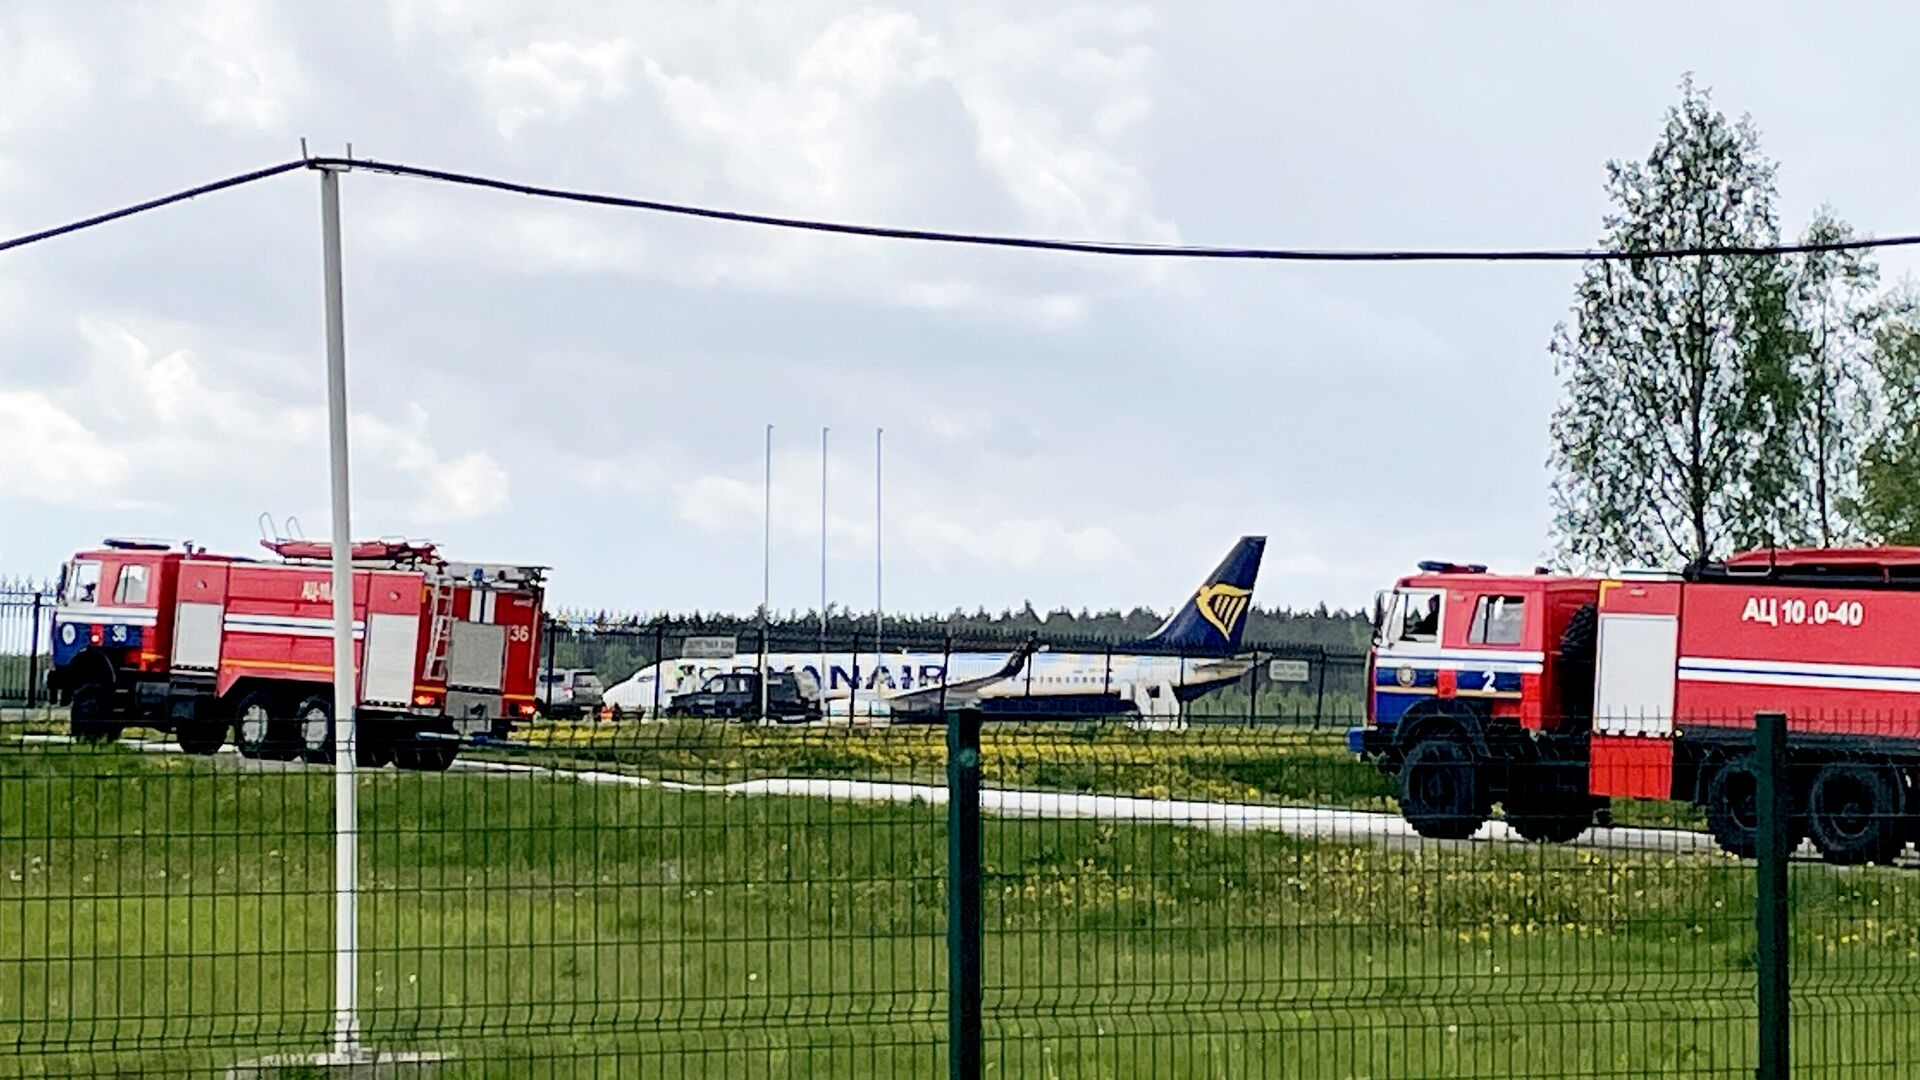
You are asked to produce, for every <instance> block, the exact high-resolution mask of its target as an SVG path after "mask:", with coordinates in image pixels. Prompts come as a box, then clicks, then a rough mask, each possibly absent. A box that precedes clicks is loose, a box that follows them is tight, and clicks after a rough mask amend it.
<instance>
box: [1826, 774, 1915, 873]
mask: <svg viewBox="0 0 1920 1080" xmlns="http://www.w3.org/2000/svg"><path fill="white" fill-rule="evenodd" d="M1902 824H1903V823H1902V821H1901V820H1900V787H1899V778H1898V777H1896V776H1895V775H1894V774H1893V772H1892V770H1890V769H1876V768H1874V767H1873V766H1871V765H1864V764H1861V763H1859V762H1854V761H1835V762H1830V763H1828V764H1826V765H1822V766H1821V767H1820V771H1818V772H1816V773H1815V774H1814V776H1813V786H1812V788H1811V789H1810V790H1809V791H1808V793H1807V831H1808V832H1810V833H1812V834H1813V843H1814V846H1815V847H1817V848H1819V849H1820V855H1821V857H1822V858H1824V859H1826V860H1827V861H1828V862H1830V863H1839V864H1842V865H1849V866H1851V865H1858V864H1860V863H1870V862H1874V863H1891V862H1893V861H1894V860H1895V859H1896V858H1898V857H1899V855H1900V851H1901V849H1902V848H1904V847H1905V846H1906V841H1905V838H1904V837H1903V836H1902V835H1901V832H1902Z"/></svg>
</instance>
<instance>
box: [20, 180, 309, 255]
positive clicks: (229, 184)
mask: <svg viewBox="0 0 1920 1080" xmlns="http://www.w3.org/2000/svg"><path fill="white" fill-rule="evenodd" d="M306 164H307V162H305V161H299V160H295V161H283V162H281V163H280V164H278V165H269V166H267V167H266V168H264V169H255V170H254V171H252V172H245V173H239V174H237V175H234V176H229V177H226V178H225V179H222V180H215V181H213V182H211V183H206V184H201V185H200V186H198V187H190V188H187V189H186V190H185V191H176V192H174V193H173V194H171V195H162V196H160V197H159V198H157V199H148V200H147V201H146V202H143V203H135V204H134V205H132V206H123V207H121V208H120V209H118V210H109V211H107V212H106V213H104V214H95V215H94V216H93V217H90V218H82V219H81V220H79V221H71V222H68V223H67V224H65V225H56V226H54V227H53V228H51V229H42V230H40V231H39V232H33V233H27V234H26V235H25V236H15V237H11V238H9V239H6V240H0V251H11V250H12V249H14V248H17V247H26V246H27V245H28V244H36V243H39V242H40V241H42V240H51V239H53V238H54V237H56V236H65V235H67V234H68V233H76V232H79V231H80V230H82V229H91V228H93V227H94V226H95V225H105V224H106V223H107V222H109V221H118V220H120V219H121V218H124V217H132V216H133V215H135V214H144V213H146V212H147V211H149V210H158V209H160V208H161V207H163V206H171V205H172V204H174V203H177V202H185V201H186V200H188V199H191V198H194V197H195V196H199V195H211V194H213V193H214V192H216V191H225V190H226V189H227V188H235V187H239V186H241V185H242V184H251V183H253V182H254V181H256V180H265V179H266V178H268V177H270V176H279V175H280V174H281V173H284V172H292V171H293V170H295V169H298V168H301V167H303V166H305V165H306Z"/></svg>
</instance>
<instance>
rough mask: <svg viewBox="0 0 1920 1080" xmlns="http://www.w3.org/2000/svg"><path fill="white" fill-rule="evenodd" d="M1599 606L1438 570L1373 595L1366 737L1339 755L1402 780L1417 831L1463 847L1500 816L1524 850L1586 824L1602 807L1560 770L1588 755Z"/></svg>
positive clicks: (1537, 581) (1587, 597)
mask: <svg viewBox="0 0 1920 1080" xmlns="http://www.w3.org/2000/svg"><path fill="white" fill-rule="evenodd" d="M1598 595H1599V581H1598V580H1596V579H1592V578H1579V577H1568V576H1564V575H1551V574H1547V573H1544V572H1542V573H1535V574H1530V575H1500V574H1489V573H1488V572H1487V569H1486V567H1484V566H1480V565H1476V564H1459V563H1451V562H1438V561H1433V562H1423V563H1421V564H1420V573H1418V574H1415V575H1412V576H1410V577H1405V578H1402V579H1400V581H1399V582H1398V583H1397V584H1396V585H1395V586H1394V588H1393V590H1392V591H1391V592H1389V593H1384V594H1382V596H1381V598H1380V600H1379V602H1378V604H1377V618H1376V620H1375V631H1374V642H1373V649H1372V651H1371V653H1370V654H1369V662H1368V695H1367V710H1368V723H1367V725H1366V726H1365V727H1362V728H1357V729H1355V730H1354V731H1352V732H1350V733H1349V734H1348V742H1349V745H1350V747H1351V749H1353V750H1354V751H1355V752H1356V753H1358V754H1360V755H1361V756H1362V757H1364V758H1368V759H1371V760H1374V761H1376V762H1378V763H1379V764H1380V766H1381V767H1382V768H1383V769H1385V770H1386V771H1388V772H1389V773H1393V774H1397V775H1398V776H1399V777H1400V779H1401V793H1400V794H1401V809H1402V812H1403V813H1404V814H1405V815H1406V818H1407V820H1408V821H1409V823H1411V824H1412V825H1413V826H1414V828H1415V829H1416V830H1418V831H1419V832H1421V833H1422V834H1423V835H1427V836H1435V837H1451V838H1460V837H1465V836H1470V835H1472V833H1473V832H1474V831H1475V830H1477V829H1478V828H1479V827H1480V826H1481V825H1482V824H1484V823H1485V822H1486V820H1487V817H1488V815H1489V814H1491V812H1492V807H1493V804H1494V803H1496V802H1499V803H1502V804H1504V807H1505V810H1506V817H1507V821H1508V823H1509V824H1511V825H1512V826H1513V827H1514V828H1515V829H1517V830H1518V831H1520V832H1521V833H1522V834H1523V835H1526V836H1529V837H1537V838H1539V839H1571V838H1572V837H1573V836H1577V835H1578V834H1579V833H1580V832H1581V831H1582V830H1584V829H1585V828H1586V827H1587V826H1588V825H1589V824H1591V823H1592V821H1593V817H1594V812H1595V811H1596V810H1598V809H1600V804H1599V803H1598V802H1596V801H1595V800H1593V799H1591V798H1589V797H1588V795H1587V792H1586V780H1585V776H1584V773H1580V774H1577V775H1576V773H1575V772H1574V771H1572V770H1570V769H1569V768H1567V767H1566V766H1567V763H1568V762H1569V761H1573V760H1578V759H1579V758H1581V757H1583V755H1584V751H1583V749H1582V743H1581V741H1580V739H1579V734H1580V732H1581V731H1582V730H1583V728H1584V717H1585V716H1586V714H1587V713H1588V712H1589V711H1590V709H1591V694H1590V690H1591V685H1592V677H1593V636H1594V604H1595V600H1596V598H1597V597H1598ZM1583 687H1584V688H1586V692H1584V693H1583V691H1582V688H1583Z"/></svg>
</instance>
